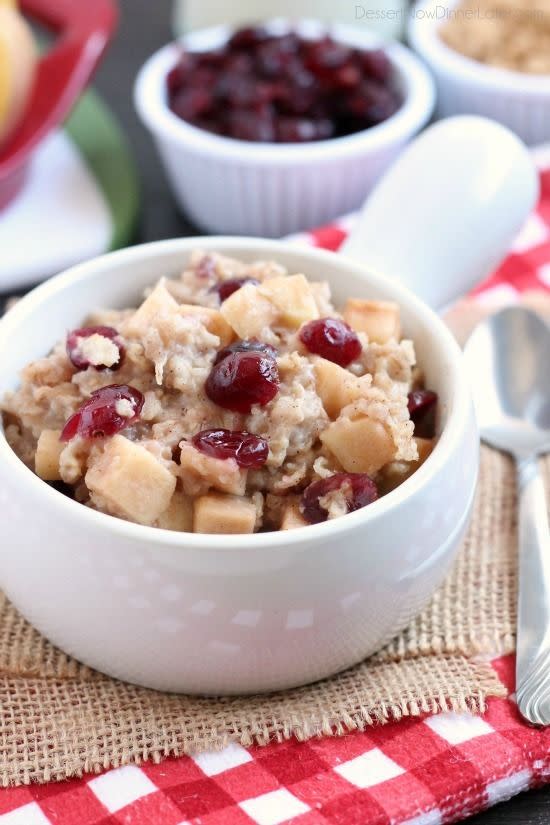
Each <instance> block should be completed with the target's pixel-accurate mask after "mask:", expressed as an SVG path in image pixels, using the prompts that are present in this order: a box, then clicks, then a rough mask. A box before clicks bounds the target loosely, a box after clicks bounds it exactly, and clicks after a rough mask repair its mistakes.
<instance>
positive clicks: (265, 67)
mask: <svg viewBox="0 0 550 825" xmlns="http://www.w3.org/2000/svg"><path fill="white" fill-rule="evenodd" d="M296 50H297V47H296V41H295V40H294V39H284V38H277V39H274V40H271V41H269V42H267V43H264V44H263V45H261V46H260V47H259V48H258V51H257V65H258V68H259V70H260V72H261V73H262V74H263V75H265V76H266V77H278V76H279V75H280V74H283V73H287V72H289V71H291V69H292V68H293V67H296V68H297V67H298V62H297V58H296Z"/></svg>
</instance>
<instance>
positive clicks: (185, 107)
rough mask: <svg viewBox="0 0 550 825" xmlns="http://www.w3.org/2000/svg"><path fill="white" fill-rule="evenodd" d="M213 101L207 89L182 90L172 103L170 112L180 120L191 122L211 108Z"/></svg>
mask: <svg viewBox="0 0 550 825" xmlns="http://www.w3.org/2000/svg"><path fill="white" fill-rule="evenodd" d="M213 103H214V100H213V98H212V95H211V93H210V92H209V91H208V89H200V88H192V89H184V90H183V91H182V92H179V94H177V95H176V96H175V97H174V99H173V101H172V111H173V112H174V114H176V115H177V116H178V117H181V118H182V120H189V121H192V120H194V119H195V118H197V117H199V116H200V115H204V114H205V113H206V112H209V111H210V109H211V108H212V106H213Z"/></svg>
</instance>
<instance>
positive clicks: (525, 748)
mask: <svg viewBox="0 0 550 825" xmlns="http://www.w3.org/2000/svg"><path fill="white" fill-rule="evenodd" d="M513 664H514V663H513V657H511V656H508V657H505V658H502V659H498V660H496V661H495V662H494V663H493V665H494V667H495V668H496V669H497V670H498V672H499V675H500V676H501V678H502V679H503V680H504V681H505V682H506V684H507V685H509V687H510V689H511V688H512V679H513ZM549 777H550V729H547V730H536V729H534V728H531V727H529V726H528V725H526V724H525V723H524V722H522V721H521V720H520V718H519V715H518V713H517V710H516V707H515V704H514V701H513V698H512V697H510V698H509V699H494V700H492V701H490V703H489V709H488V711H487V713H486V714H485V716H484V717H483V718H480V717H477V716H462V715H458V714H451V713H446V714H441V715H439V716H432V717H427V718H424V719H408V720H403V721H401V722H399V723H395V724H390V725H383V726H380V727H374V728H369V730H368V731H367V732H365V733H353V734H349V735H347V736H343V737H341V738H325V739H313V740H310V741H308V742H304V743H298V742H296V741H295V740H291V741H290V742H285V743H283V744H273V745H268V746H267V747H263V748H262V747H251V748H243V747H241V746H240V745H231V746H230V747H228V748H226V749H225V750H224V751H221V752H219V753H208V754H201V755H199V756H197V757H195V758H190V757H183V758H180V759H167V760H165V761H164V762H162V763H161V764H159V765H152V764H144V765H142V766H141V767H136V766H128V767H123V768H117V769H116V770H111V771H108V772H107V773H104V774H102V775H100V776H88V777H85V778H83V779H76V780H69V781H66V782H63V783H58V784H52V785H33V786H28V787H19V788H14V789H6V790H3V791H0V825H191V823H193V825H279V823H295V824H296V825H397V824H398V823H399V824H400V825H440V824H441V823H446V822H454V821H457V820H459V819H462V818H464V817H466V816H468V815H470V814H473V813H475V812H477V811H479V810H482V809H483V808H486V807H488V806H490V805H494V804H495V803H497V802H500V801H502V800H504V799H508V798H509V797H511V796H513V795H514V794H516V793H519V792H520V791H523V790H526V789H527V788H533V787H536V786H538V785H541V784H543V783H544V782H547V781H548V780H549Z"/></svg>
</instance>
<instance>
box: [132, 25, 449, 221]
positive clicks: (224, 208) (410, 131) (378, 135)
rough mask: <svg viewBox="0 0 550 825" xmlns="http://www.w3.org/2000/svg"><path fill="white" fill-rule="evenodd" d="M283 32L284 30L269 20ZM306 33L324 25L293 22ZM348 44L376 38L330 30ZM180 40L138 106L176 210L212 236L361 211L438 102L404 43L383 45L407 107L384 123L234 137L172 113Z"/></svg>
mask: <svg viewBox="0 0 550 825" xmlns="http://www.w3.org/2000/svg"><path fill="white" fill-rule="evenodd" d="M272 28H274V29H275V30H277V31H284V30H287V29H288V25H285V24H284V23H279V24H273V25H272ZM294 28H297V29H298V30H299V31H300V32H302V33H304V34H305V35H313V34H315V33H319V32H320V31H324V30H325V29H323V27H322V26H320V24H314V23H312V22H303V23H301V24H299V25H296V26H294ZM330 31H331V33H332V34H333V36H334V37H335V38H336V39H338V40H340V41H342V42H345V43H349V44H353V45H355V46H359V47H363V48H372V47H374V46H376V45H379V44H380V40H379V39H377V38H376V36H375V35H374V34H372V33H369V32H366V31H360V30H358V29H357V28H353V27H351V26H334V27H331V29H330ZM229 34H230V31H229V30H228V29H227V28H213V29H205V30H202V31H198V32H193V33H192V34H189V35H187V36H186V37H184V38H183V40H182V41H181V42H182V43H183V44H184V46H186V47H188V48H189V49H193V50H205V49H208V48H213V47H216V46H219V45H221V44H222V43H224V42H225V41H226V40H227V37H228V36H229ZM179 48H180V47H179V46H178V44H177V43H174V44H171V45H169V46H166V47H165V48H163V49H161V50H160V51H158V52H156V54H154V55H153V56H152V57H151V58H150V59H149V60H148V61H147V62H146V63H145V65H144V66H143V68H142V69H141V71H140V73H139V75H138V78H137V81H136V86H135V93H134V98H135V105H136V107H137V111H138V114H139V115H140V117H141V119H142V121H143V123H144V124H145V125H146V126H147V128H148V129H149V130H150V132H151V133H152V135H153V137H154V140H155V143H156V145H157V148H158V151H159V153H160V156H161V158H162V161H163V163H164V166H165V169H166V174H167V176H168V180H169V182H170V185H171V187H172V190H173V192H174V195H175V197H176V200H177V202H178V204H179V206H180V207H181V208H182V209H183V210H184V211H185V212H186V213H187V215H189V217H190V218H191V220H192V221H193V222H194V223H195V224H196V225H197V226H199V227H200V228H201V229H205V230H207V231H209V232H224V233H234V234H239V235H240V234H248V235H261V236H264V237H280V236H281V235H286V234H288V233H290V232H296V231H299V230H302V229H306V228H310V227H312V226H318V225H320V224H323V223H325V222H327V221H329V220H332V219H333V218H335V217H337V216H338V215H342V214H344V213H346V212H349V211H351V210H352V209H357V208H358V207H359V206H360V205H361V204H362V203H363V201H364V200H365V197H366V195H367V194H368V192H369V191H370V189H371V188H372V186H373V184H374V183H375V182H376V181H377V180H378V178H379V177H380V175H381V174H382V173H383V172H384V171H385V169H387V167H388V166H389V165H390V164H391V162H392V161H393V160H394V158H395V157H396V156H397V155H398V154H399V152H400V150H401V148H402V147H403V146H404V145H405V144H406V143H408V141H409V140H410V139H411V138H412V137H414V135H415V134H416V133H417V132H419V131H420V129H421V128H422V127H423V126H424V125H425V124H426V122H427V121H428V120H429V117H430V115H431V112H432V109H433V105H434V90H433V82H432V80H431V77H430V75H429V73H428V72H427V71H426V69H425V68H424V67H423V65H422V64H421V62H420V61H419V60H418V59H417V58H416V57H415V56H414V55H413V54H412V52H410V51H409V50H408V49H406V48H405V47H404V46H400V45H399V44H397V43H394V44H391V45H389V46H388V47H387V52H388V54H389V57H390V58H391V60H392V62H393V64H394V66H395V70H396V75H397V84H398V86H399V89H400V91H401V94H402V95H403V98H404V103H403V105H402V106H401V108H400V109H399V111H398V112H396V114H395V115H393V116H392V117H391V118H389V119H388V120H387V121H385V122H384V123H381V124H380V125H378V126H375V127H373V128H371V129H368V130H366V131H363V132H359V133H357V134H354V135H349V136H347V137H342V138H335V139H333V140H325V141H318V142H313V143H305V144H278V143H270V144H262V143H252V142H249V141H241V140H233V139H231V138H225V137H220V136H218V135H214V134H210V133H209V132H206V131H204V130H202V129H197V128H196V127H195V126H191V125H190V124H189V123H186V122H185V121H183V120H181V119H180V118H178V117H176V115H174V114H173V113H172V112H171V111H170V109H169V107H168V105H167V100H166V91H165V81H166V75H167V73H168V71H169V70H170V69H171V68H172V66H173V65H174V64H175V63H176V61H177V58H178V54H179Z"/></svg>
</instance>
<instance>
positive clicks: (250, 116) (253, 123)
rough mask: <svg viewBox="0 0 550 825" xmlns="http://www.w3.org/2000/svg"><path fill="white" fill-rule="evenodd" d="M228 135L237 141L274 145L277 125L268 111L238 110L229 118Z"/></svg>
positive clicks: (230, 114) (231, 113)
mask: <svg viewBox="0 0 550 825" xmlns="http://www.w3.org/2000/svg"><path fill="white" fill-rule="evenodd" d="M227 134H228V135H229V137H232V138H235V139H236V140H251V141H253V142H255V143H272V142H273V141H274V140H275V124H274V121H273V118H272V116H271V115H270V113H269V112H268V111H263V112H253V111H250V112H249V111H246V110H243V111H240V110H237V111H234V112H230V113H229V115H228V117H227Z"/></svg>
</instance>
